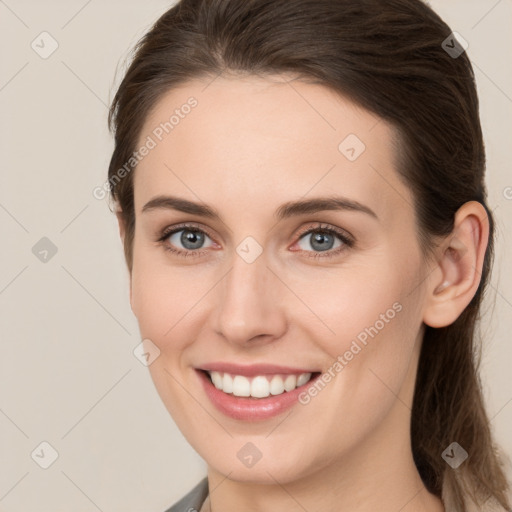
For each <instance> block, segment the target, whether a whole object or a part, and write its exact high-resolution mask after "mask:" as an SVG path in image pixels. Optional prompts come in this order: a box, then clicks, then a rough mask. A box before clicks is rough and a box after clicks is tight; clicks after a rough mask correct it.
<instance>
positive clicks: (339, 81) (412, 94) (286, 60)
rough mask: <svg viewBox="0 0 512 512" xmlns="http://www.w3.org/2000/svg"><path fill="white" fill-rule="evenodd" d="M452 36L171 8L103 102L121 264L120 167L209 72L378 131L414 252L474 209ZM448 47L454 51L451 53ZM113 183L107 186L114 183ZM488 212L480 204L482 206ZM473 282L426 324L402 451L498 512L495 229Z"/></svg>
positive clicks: (440, 28) (413, 20)
mask: <svg viewBox="0 0 512 512" xmlns="http://www.w3.org/2000/svg"><path fill="white" fill-rule="evenodd" d="M450 34H451V30H450V28H449V27H448V26H447V25H446V24H445V23H444V22H443V21H442V20H441V19H440V18H439V17H438V16H437V15H436V14H435V13H434V12H433V11H432V10H431V9H430V8H429V7H428V6H427V5H425V4H424V3H423V2H421V1H420V0H183V1H181V2H180V3H179V4H177V5H176V6H175V7H173V8H171V9H170V10H169V11H167V12H166V13H165V14H164V15H163V16H161V18H160V19H159V20H158V21H157V22H156V23H155V25H154V26H153V27H152V29H151V30H150V31H149V32H148V33H147V34H146V35H145V36H144V37H143V38H142V39H141V40H140V42H139V43H138V44H137V47H136V49H135V55H134V58H133V61H132V63H131V65H130V67H129V69H128V70H127V72H126V75H125V77H124V79H123V81H122V83H121V85H120V87H119V89H118V91H117V93H116V95H115V98H114V100H113V102H112V106H111V110H110V115H109V123H110V126H111V129H112V131H113V132H114V133H115V148H114V152H113V155H112V159H111V162H110V166H109V171H108V172H109V182H110V183H111V184H112V185H113V187H112V190H111V192H112V198H113V199H114V200H115V201H116V202H117V204H118V206H119V207H120V208H121V209H122V216H123V219H124V221H125V228H126V235H125V255H126V261H127V264H128V267H129V269H130V270H131V265H132V244H133V236H134V226H135V213H134V206H133V173H132V172H130V173H128V174H127V175H126V176H125V177H124V178H123V179H122V180H120V181H119V180H117V181H116V180H115V179H114V178H116V173H117V172H118V170H119V169H120V168H121V167H123V166H124V165H125V164H126V162H128V161H129V159H130V157H131V156H132V153H133V151H134V150H135V149H136V148H135V146H136V142H137V138H138V136H139V133H140V130H141V127H142V125H143V123H144V121H145V119H146V118H147V116H148V112H149V111H150V109H151V108H152V107H153V106H154V105H155V103H156V101H158V100H159V99H160V97H161V96H162V95H163V94H164V93H165V92H167V91H168V90H169V89H172V88H173V87H176V86H177V85H179V84H182V83H184V82H186V81H187V80H191V79H194V78H199V77H206V76H208V75H210V76H211V77H212V78H213V77H214V76H216V75H217V74H219V73H221V72H227V71H233V72H238V73H240V72H241V73H248V74H259V75H265V74H279V73H288V72H291V73H293V74H296V75H297V77H299V78H302V79H304V80H307V81H310V82H311V81H312V82H315V83H319V84H323V85H325V86H326V87H329V88H331V89H333V90H335V91H337V92H339V93H340V94H342V95H344V96H345V97H347V98H349V99H351V100H352V101H354V102H356V103H358V104H359V105H361V106H362V107H364V108H366V109H368V110H369V111H371V112H373V113H375V114H377V115H378V116H380V117H382V118H383V119H385V120H387V121H388V122H389V123H390V124H391V125H393V126H394V127H395V128H396V133H397V136H398V140H399V143H400V145H399V147H400V150H399V153H398V154H397V157H398V158H397V160H398V161H399V165H398V168H397V170H398V172H399V173H400V175H401V177H402V179H403V180H404V182H405V183H406V184H407V185H408V186H409V187H410V188H411V190H412V191H413V193H414V198H415V210H416V216H417V224H418V234H419V238H420V240H421V243H422V245H423V247H424V249H425V251H426V252H428V247H429V246H430V241H431V239H432V237H434V236H436V235H447V234H449V233H450V232H451V230H452V228H453V222H454V216H455V212H456V211H457V209H458V208H459V207H460V206H461V205H462V204H464V203H465V202H467V201H471V200H476V201H479V202H481V203H482V204H483V205H484V206H486V190H485V185H484V169H485V154H484V145H483V140H482V133H481V127H480V120H479V114H478V98H477V93H476V87H475V82H474V76H473V70H472V67H471V64H470V61H469V59H468V57H467V55H466V54H465V53H462V54H461V55H460V56H459V57H457V58H452V56H450V55H449V54H448V53H447V52H446V51H445V50H444V49H443V47H442V43H443V41H444V40H445V39H446V38H447V37H448V36H450ZM452 46H453V44H452ZM114 185H115V186H114ZM486 208H487V206H486ZM487 211H488V215H489V223H490V226H489V227H490V240H489V246H488V250H487V253H486V256H485V263H484V268H483V272H482V278H481V283H480V286H479V288H478V291H477V293H476V295H475V296H474V298H473V300H472V301H471V303H470V305H469V306H468V307H467V308H466V310H465V311H464V312H463V313H462V314H461V316H460V317H459V318H458V319H457V320H456V321H455V322H454V323H453V324H452V325H450V326H448V327H445V328H441V329H435V328H431V327H426V330H425V335H424V339H423V345H422V352H421V356H420V360H419V368H418V374H417V382H416V387H415V395H414V401H413V409H412V420H411V438H412V450H413V455H414V459H415V462H416V465H417V467H418V470H419V473H420V475H421V477H422V479H423V481H424V482H425V485H426V487H427V488H428V489H429V491H430V492H432V493H434V494H436V495H437V496H439V497H441V493H442V492H443V489H450V490H451V491H452V493H453V495H454V496H455V502H454V503H453V511H456V512H464V511H465V509H466V505H465V500H466V499H467V498H468V497H471V498H472V499H473V501H474V502H475V503H477V504H478V505H480V506H481V505H483V503H484V502H485V501H486V500H487V499H489V501H493V502H496V503H499V504H500V505H501V506H502V507H504V508H506V509H510V504H509V502H508V498H507V490H508V483H507V481H506V478H505V475H504V472H503V468H502V463H501V461H500V457H499V454H498V450H497V447H496V446H495V444H494V443H493V439H492V435H491V429H490V425H489V418H488V417H487V414H486V411H485V407H484V400H483V396H482V388H481V383H480V381H479V377H478V367H479V354H480V352H479V351H480V344H479V343H478V342H477V340H476V339H475V338H476V336H475V325H476V322H477V319H478V316H479V311H480V305H481V300H482V297H483V294H484V290H485V287H486V285H487V281H488V278H489V272H490V268H491V262H492V254H493V237H494V222H493V217H492V214H491V212H490V211H489V209H488V208H487ZM453 441H456V442H457V443H459V444H460V445H461V446H462V447H463V448H464V449H465V450H466V451H467V452H468V454H469V457H468V459H467V460H466V461H464V463H463V464H462V465H461V466H460V467H459V468H457V469H456V470H454V469H452V468H451V467H449V466H448V465H447V464H446V463H445V461H444V460H443V459H442V457H441V453H442V452H443V450H444V449H445V448H446V447H447V446H448V445H450V444H451V443H452V442H453Z"/></svg>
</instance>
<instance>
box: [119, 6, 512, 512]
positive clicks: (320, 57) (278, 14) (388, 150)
mask: <svg viewBox="0 0 512 512" xmlns="http://www.w3.org/2000/svg"><path fill="white" fill-rule="evenodd" d="M109 122H110V124H111V128H112V130H113V132H114V133H115V149H114V153H113V155H112V159H111V162H110V167H109V184H110V186H111V192H112V198H113V200H114V202H115V205H116V213H117V217H118V220H119V227H120V234H121V237H122V239H123V243H124V250H125V256H126V261H127V265H128V269H129V271H130V302H131V306H132V310H133V311H134V314H135V315H136V317H137V320H138V323H139V327H140V331H141V336H142V338H144V343H145V347H146V349H147V354H149V355H148V358H149V361H148V362H149V363H150V364H149V368H150V372H151V376H152V379H153V381H154V383H155V386H156V388H157V390H158V393H159V395H160V396H161V398H162V400H163V402H164V404H165V406H166V407H167V409H168V410H169V412H170V414H171V415H172V417H173V418H174V420H175V421H176V423H177V425H178V427H179V428H180V430H181V431H182V432H183V434H184V435H185V437H186V438H187V440H188V441H189V442H190V444H191V445H192V446H193V447H194V449H195V450H196V451H197V452H198V453H199V454H200V455H201V456H202V457H203V458H204V460H205V461H206V463H207V466H208V475H207V478H205V479H204V480H203V481H202V482H200V483H199V484H198V486H197V487H196V488H195V489H193V490H192V491H191V492H190V493H189V494H188V495H187V496H185V497H184V499H183V500H182V501H181V502H180V503H178V504H176V505H175V506H174V507H172V508H170V509H169V510H170V511H178V510H180V511H181V510H193V509H195V510H201V511H202V512H204V511H208V510H212V511H213V512H220V511H222V512H226V511H231V510H240V509H241V510H255V511H256V510H265V511H273V510H277V509H279V510H282V509H283V508H286V509H287V510H293V511H295V510H297V511H298V510H310V511H312V510H320V509H321V510H326V511H339V510H350V511H351V512H354V511H367V510H372V511H373V510H380V511H398V510H401V511H402V512H410V511H416V512H417V511H428V512H438V511H443V510H444V511H457V512H458V511H460V512H462V511H468V510H479V511H480V510H489V511H490V510H509V509H510V503H509V501H508V499H509V498H508V496H507V492H508V490H509V487H508V482H507V481H506V478H505V476H504V471H503V467H502V461H501V460H500V455H499V453H498V447H497V446H496V445H495V444H494V442H493V439H492V435H491V432H490V428H489V419H488V416H487V414H486V411H485V408H484V401H483V397H482V391H481V388H480V384H479V376H478V359H477V357H476V356H475V349H476V348H477V347H478V345H477V340H476V339H475V322H476V319H477V317H478V315H479V311H480V303H481V300H482V295H483V293H484V290H485V286H486V283H487V280H488V277H489V272H490V268H491V260H492V248H493V233H494V224H493V217H492V215H491V212H490V211H489V209H488V207H487V205H486V190H485V185H484V167H485V155H484V148H483V142H482V133H481V127H480V121H479V116H478V99H477V94H476V90H475V84H474V77H473V72H472V68H471V65H470V62H469V59H468V57H467V55H466V54H465V51H464V46H463V44H462V43H461V42H459V41H458V39H457V38H456V37H455V35H454V34H452V32H451V30H450V28H449V27H448V26H447V25H446V24H445V23H444V22H443V21H442V20H441V19H440V18H439V17H438V16H437V15H436V14H435V13H434V12H433V11H432V10H431V9H430V8H429V7H428V6H426V5H425V4H424V3H422V2H421V1H420V0H389V1H384V2H383V1H382V0H380V1H377V0H357V1H355V0H335V1H334V0H182V1H181V2H180V3H178V4H177V5H176V6H175V7H173V8H171V9H170V10H169V11H167V12H166V13H165V14H164V15H163V16H161V18H160V19H159V20H158V21H157V22H156V24H155V25H154V26H153V27H152V29H151V30H150V31H149V32H148V33H147V34H146V35H145V36H144V37H143V38H142V40H141V41H140V42H139V44H138V46H137V48H136V53H135V56H134V59H133V62H132V63H131V65H130V67H129V69H128V70H127V72H126V75H125V77H124V79H123V81H122V83H121V85H120V87H119V89H118V91H117V93H116V95H115V98H114V100H113V103H112V106H111V111H110V117H109ZM322 246H323V247H322Z"/></svg>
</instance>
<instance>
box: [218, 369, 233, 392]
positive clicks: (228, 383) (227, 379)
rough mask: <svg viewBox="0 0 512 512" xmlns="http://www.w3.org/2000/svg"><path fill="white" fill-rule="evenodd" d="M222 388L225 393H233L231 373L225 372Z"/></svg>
mask: <svg viewBox="0 0 512 512" xmlns="http://www.w3.org/2000/svg"><path fill="white" fill-rule="evenodd" d="M221 389H222V391H224V393H233V377H231V375H229V373H225V374H224V378H223V379H222V387H221Z"/></svg>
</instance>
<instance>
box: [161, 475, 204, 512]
mask: <svg viewBox="0 0 512 512" xmlns="http://www.w3.org/2000/svg"><path fill="white" fill-rule="evenodd" d="M207 496H208V478H207V477H205V478H203V480H201V481H200V482H199V483H198V484H197V485H196V486H195V487H194V488H193V489H192V490H191V491H190V492H189V493H188V494H186V495H185V496H183V498H181V500H180V501H178V502H176V503H175V504H174V505H173V506H172V507H171V508H168V509H167V510H166V511H165V512H199V510H200V509H201V507H202V506H203V503H204V501H205V500H206V497H207Z"/></svg>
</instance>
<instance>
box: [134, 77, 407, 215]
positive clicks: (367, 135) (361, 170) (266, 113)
mask: <svg viewBox="0 0 512 512" xmlns="http://www.w3.org/2000/svg"><path fill="white" fill-rule="evenodd" d="M144 145H146V146H147V147H150V149H149V150H148V151H145V153H146V154H145V156H144V157H143V158H141V159H140V161H139V163H138V165H137V168H136V171H135V176H134V187H135V207H136V211H137V212H139V211H140V209H141V208H142V206H143V204H144V203H145V202H146V201H148V200H149V199H151V198H152V197H153V196H155V195H161V194H166V193H169V194H172V195H181V196H182V197H186V198H188V199H190V200H197V199H198V198H200V199H201V200H204V201H205V202H208V203H212V204H215V207H216V208H217V209H222V208H223V207H226V208H227V207H228V206H229V207H230V208H240V209H242V210H246V209H247V208H248V207H250V206H251V204H250V203H248V202H247V200H248V199H249V198H250V199H252V200H254V204H258V207H259V208H260V209H261V208H274V207H275V208H277V207H278V206H279V205H280V204H281V203H282V202H284V201H287V200H290V199H298V198H300V197H303V196H305V195H308V196H314V195H326V194H333V193H336V194H339V195H343V196H346V197H349V198H351V199H353V200H356V201H360V202H362V203H366V204H368V205H369V206H370V207H371V208H372V209H373V210H374V211H375V212H377V213H378V214H379V216H384V217H385V216H386V215H387V216H389V215H391V214H392V213H393V212H395V214H396V212H397V209H398V210H400V211H401V213H403V210H404V209H407V208H410V204H411V201H412V200H411V199H410V194H409V191H408V190H407V189H406V188H405V186H404V185H403V183H402V182H401V181H400V179H399V178H398V175H397V173H396V169H395V155H396V150H397V148H396V146H395V144H394V131H393V129H392V128H391V127H390V126H389V125H388V124H387V123H386V122H384V120H382V119H380V118H378V117H377V116H376V115H374V114H372V113H370V112H368V111H366V110H365V109H362V108H360V107H359V106H357V105H355V104H354V103H352V102H351V101H350V100H348V99H346V98H344V97H342V96H340V95H338V94H336V93H335V92H333V91H331V90H330V89H328V88H326V87H324V86H321V85H317V84H309V83H305V82H300V81H290V80H289V79H285V78H281V77H272V78H260V77H254V76H250V77H245V78H241V77H236V78H234V77H231V78H227V77H222V76H221V77H217V78H215V79H212V78H210V79H209V81H206V80H204V81H203V80H201V81H199V80H195V81H190V82H187V83H186V84H183V85H181V86H180V87H178V88H175V89H172V90H170V91H168V92H167V93H166V94H165V95H163V96H162V97H161V98H160V100H159V101H158V102H157V104H156V105H155V107H154V108H153V110H152V111H151V113H150V114H149V116H148V118H147V119H146V121H145V123H144V126H143V129H142V130H141V133H140V136H139V141H138V146H137V147H138V148H140V147H142V146H144ZM404 203H405V204H404ZM253 213H254V212H253ZM401 213H400V214H401Z"/></svg>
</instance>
